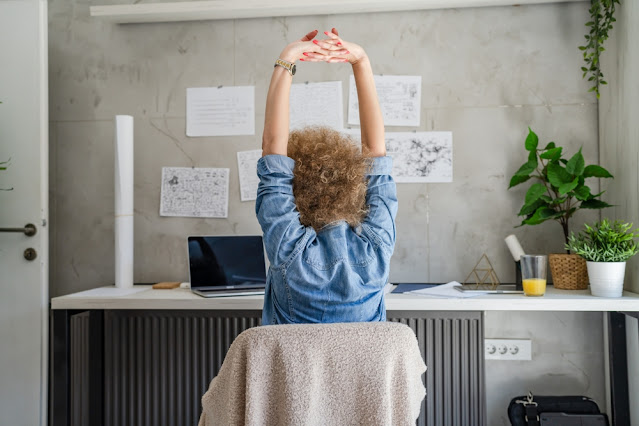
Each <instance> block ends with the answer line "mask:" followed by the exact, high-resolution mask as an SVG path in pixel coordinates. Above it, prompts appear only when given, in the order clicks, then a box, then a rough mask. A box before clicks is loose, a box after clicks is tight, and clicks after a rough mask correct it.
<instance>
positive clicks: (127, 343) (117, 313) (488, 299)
mask: <svg viewBox="0 0 639 426" xmlns="http://www.w3.org/2000/svg"><path fill="white" fill-rule="evenodd" d="M131 291H132V292H133V293H130V294H122V292H121V291H120V290H119V289H116V288H114V287H102V288H99V289H93V290H88V291H85V292H80V293H75V294H70V295H67V296H61V297H56V298H53V299H52V301H51V309H52V311H51V313H52V316H51V319H52V320H51V332H52V336H51V342H52V344H51V366H52V368H51V374H52V376H51V386H52V389H53V392H52V394H51V395H52V396H51V398H52V405H51V407H52V408H51V412H50V416H51V419H52V421H51V423H50V424H52V425H54V426H58V425H67V424H68V423H69V419H70V415H71V411H70V408H71V402H70V397H71V388H72V386H71V384H72V383H75V381H78V380H80V381H82V380H84V379H85V378H87V377H88V380H87V383H85V385H86V386H87V388H88V389H89V397H87V398H88V406H87V407H88V408H87V412H88V413H90V414H89V415H90V420H91V424H92V425H101V424H104V423H108V422H105V421H104V419H105V416H106V415H107V413H105V412H103V411H102V410H105V411H108V410H109V408H104V407H105V405H104V404H105V401H107V400H109V401H111V400H110V399H109V398H111V399H113V398H115V396H114V395H119V393H117V392H116V393H115V394H113V392H111V393H110V394H109V395H110V396H109V397H106V396H105V392H106V391H104V389H105V387H106V388H109V386H107V385H105V383H104V382H105V375H106V374H107V373H105V371H111V373H109V376H108V377H109V380H111V378H112V377H115V378H116V379H117V380H120V379H121V378H122V377H124V376H126V374H127V373H126V372H127V371H128V372H129V373H131V371H130V370H131V369H129V370H126V368H125V367H123V366H125V365H128V364H126V363H125V362H124V361H123V360H124V359H125V358H126V359H129V358H131V359H135V360H136V361H135V362H136V364H135V365H138V364H137V363H139V364H140V365H142V364H143V361H144V360H146V359H147V357H148V356H149V355H143V354H146V352H145V351H144V349H143V348H144V343H143V342H142V340H143V339H141V338H139V335H140V333H142V334H144V330H145V327H146V326H143V325H142V324H143V322H144V321H147V319H148V318H159V317H162V318H166V321H167V323H171V324H173V325H171V326H170V327H172V328H170V329H169V330H168V331H167V330H163V329H162V327H159V328H160V331H159V332H161V333H163V334H162V336H163V337H158V338H155V339H154V340H153V341H152V342H150V341H149V338H148V337H147V346H148V347H149V348H151V347H152V348H155V349H154V350H153V351H152V353H162V354H164V353H165V352H167V351H173V352H171V353H174V354H173V355H170V356H169V358H167V360H166V364H162V365H165V368H166V369H167V370H166V371H168V372H173V373H171V374H174V376H175V380H176V381H177V380H178V379H179V380H183V379H184V380H186V378H187V377H188V374H186V373H184V374H183V372H182V371H181V370H180V371H179V372H178V373H179V374H178V373H176V372H177V371H178V370H176V369H175V367H176V366H180V365H183V363H181V362H180V359H182V358H180V357H186V358H188V359H190V360H191V361H192V362H195V361H193V359H196V358H197V356H194V355H192V353H191V352H189V351H190V350H189V349H188V348H189V347H193V343H192V342H195V341H196V340H197V339H196V338H195V337H194V336H195V335H194V334H193V333H194V331H192V330H190V329H188V327H186V326H185V327H186V328H184V327H181V326H180V324H182V325H184V324H191V322H189V321H192V320H191V319H189V318H186V319H184V320H182V319H180V320H173V319H172V318H174V317H175V318H177V317H180V318H182V317H202V316H205V317H207V318H208V317H212V318H215V319H211V320H207V321H208V322H206V323H199V324H209V326H208V327H209V328H208V329H207V328H206V327H207V326H206V325H200V327H201V328H200V329H199V333H200V334H202V333H203V335H208V334H215V333H221V334H222V335H224V336H226V337H225V339H226V340H225V341H224V342H222V343H223V344H222V343H219V344H217V343H215V344H211V348H212V349H209V350H208V352H206V351H205V352H206V354H207V356H214V355H215V354H217V358H215V359H216V362H217V363H218V364H220V363H221V360H222V359H223V354H225V353H226V349H227V347H228V345H230V342H231V341H232V337H233V336H235V335H236V334H238V333H239V332H241V330H242V329H244V328H246V327H250V326H256V325H258V324H259V318H260V316H261V313H260V311H261V309H262V305H263V297H262V296H239V297H222V298H208V299H207V298H203V297H200V296H197V295H196V294H193V293H192V292H191V291H190V290H187V289H173V290H154V289H152V288H151V286H134V288H133V289H132V290H131ZM118 293H120V294H118ZM386 309H387V311H388V313H389V319H390V320H399V321H406V323H413V326H415V327H416V328H417V329H419V330H420V333H416V334H417V335H418V341H419V342H421V343H420V344H423V345H424V347H425V348H426V349H427V350H428V351H429V352H428V353H430V355H425V356H430V357H431V359H430V361H429V363H431V364H432V363H435V365H438V364H437V363H438V362H439V363H440V364H439V367H435V368H433V369H432V372H433V373H432V374H431V375H434V374H435V373H436V372H437V370H438V368H439V369H440V370H441V371H444V370H445V368H446V367H447V366H448V367H450V366H451V365H453V364H455V365H457V364H459V365H461V363H462V362H465V364H464V368H462V369H461V370H460V371H462V372H463V373H464V374H466V376H464V377H465V378H466V379H467V380H466V379H465V380H462V381H461V382H463V383H471V387H472V389H474V390H473V391H472V393H469V394H468V395H471V396H472V398H470V399H469V398H467V401H466V402H467V403H468V404H467V405H468V407H469V408H464V410H466V412H468V410H474V411H472V412H473V413H475V414H474V415H475V417H474V419H475V420H473V421H469V422H467V424H477V425H481V424H484V421H485V420H483V418H482V416H483V414H482V408H481V407H482V404H483V401H484V399H483V398H484V390H483V388H482V386H483V365H484V364H483V351H482V347H483V312H484V311H597V312H608V314H607V315H608V318H609V319H608V324H609V326H608V338H609V340H608V342H609V344H608V351H609V357H608V360H609V366H610V372H611V374H610V384H611V401H612V406H611V411H610V412H609V414H611V415H612V417H613V419H615V418H616V419H623V418H624V416H627V415H628V411H629V408H628V407H629V400H628V394H627V389H628V386H627V366H626V364H625V362H626V353H625V330H623V328H622V324H625V323H624V321H625V320H624V315H621V314H619V313H618V312H625V313H627V314H630V315H636V313H637V312H639V294H636V293H631V292H625V293H624V296H623V297H621V298H600V297H594V296H592V295H590V292H589V290H557V289H555V288H554V287H552V286H550V287H548V288H547V291H546V295H545V296H543V297H526V296H524V295H523V294H493V295H482V296H474V297H469V298H440V297H432V296H431V297H422V296H416V295H409V294H392V293H388V294H386ZM105 313H106V314H105ZM85 314H88V322H87V323H86V331H85V335H86V336H87V337H86V339H84V340H82V339H80V341H81V342H84V343H82V344H80V345H78V344H75V346H73V347H76V352H77V347H83V348H85V349H86V351H84V352H82V351H80V353H81V355H76V358H77V359H85V358H83V357H84V356H86V359H85V362H84V363H82V362H80V367H79V368H81V369H82V368H84V369H83V370H81V371H80V372H78V371H76V370H75V369H76V368H78V367H77V366H76V364H78V362H77V361H76V362H72V358H73V356H72V355H71V353H72V352H73V350H74V349H73V347H72V346H71V334H72V333H71V328H70V322H71V318H72V317H74V316H75V317H76V318H77V316H78V315H85ZM105 315H106V316H108V318H107V320H105ZM120 317H124V318H129V317H135V318H136V319H135V320H128V319H125V320H123V321H124V322H122V321H119V320H117V318H120ZM85 318H86V316H85ZM114 318H115V320H114ZM144 318H147V319H144ZM219 318H222V319H219ZM424 318H431V319H424ZM432 318H435V319H432ZM437 318H439V319H437ZM442 318H445V319H442ZM450 319H452V321H451V320H450ZM458 320H459V321H458ZM118 321H119V322H118ZM161 321H164V319H162V320H161ZM107 323H108V324H116V323H117V324H124V325H123V327H124V329H126V330H128V331H126V332H123V333H124V334H122V336H121V338H119V339H118V338H114V337H111V338H109V339H105V329H106V328H107V327H108V328H109V329H110V330H116V331H112V332H110V334H109V336H116V337H117V336H118V333H119V331H117V330H121V329H120V328H117V327H119V326H117V325H116V326H107V325H106V324H107ZM162 324H165V323H162ZM215 324H218V325H215ZM415 324H417V325H415ZM433 324H438V325H437V326H434V325H433ZM454 324H457V325H454ZM460 324H463V325H460ZM411 327H412V326H411ZM451 327H459V328H458V329H455V330H452V329H451ZM136 330H137V331H136ZM149 330H151V327H150V326H149ZM157 330H158V327H155V328H153V333H157V332H158V331H157ZM171 330H172V331H171ZM178 330H179V331H178ZM185 330H186V331H185ZM462 332H463V333H466V334H465V336H466V337H464V339H462V340H464V342H466V343H465V344H468V345H471V346H469V347H468V348H466V351H465V352H464V351H462V352H461V353H462V355H459V353H458V352H459V351H457V352H456V350H455V349H454V348H457V349H459V348H460V346H459V344H460V342H461V341H462V340H460V333H462ZM127 333H128V334H127ZM158 336H159V334H158ZM178 336H184V339H186V340H184V341H183V340H180V339H179V338H178ZM189 339H190V340H189ZM420 339H421V340H420ZM432 339H436V340H437V344H433V340H432ZM455 339H457V340H455ZM158 340H160V341H162V342H163V343H162V344H163V345H164V346H162V348H163V349H162V350H160V349H159V348H160V346H158V345H159V343H158ZM105 342H107V343H105ZM118 342H119V343H118ZM167 342H172V343H170V344H168V343H167ZM187 342H191V343H188V344H187ZM449 343H450V345H452V346H450V348H452V349H450V348H449V349H450V350H448V349H445V348H447V347H448V346H446V345H447V344H449ZM83 345H84V346H83ZM107 351H108V352H109V353H117V354H121V355H118V356H117V357H116V358H117V360H116V361H117V362H116V361H112V362H110V363H109V362H107V361H106V359H107V358H105V352H107ZM82 353H85V355H82ZM138 353H139V354H141V355H140V356H139V359H138V358H136V356H138V355H137V354H138ZM150 353H151V352H150ZM193 353H196V352H193ZM451 354H452V355H451ZM187 355H188V356H187ZM153 356H155V355H153ZM199 356H203V355H199ZM449 356H452V358H451V359H450V360H448V358H449ZM455 356H457V357H458V358H455ZM127 357H128V358H127ZM160 357H166V355H160ZM194 357H195V358H194ZM459 357H461V358H459ZM120 358H122V359H121V360H120ZM111 359H115V358H113V356H112V355H111ZM161 359H164V358H161ZM118 360H119V361H118ZM447 360H448V361H447ZM453 361H454V362H453ZM154 362H155V361H154ZM118 363H119V364H118ZM116 364H117V365H116ZM144 365H145V366H147V367H145V368H148V365H154V364H153V363H151V364H149V363H144ZM184 365H187V366H188V365H189V364H188V363H187V364H184ZM121 368H125V370H121ZM185 368H186V367H185ZM114 369H115V371H118V372H119V373H118V374H115V375H114V374H113V371H114ZM85 370H86V371H85ZM140 371H142V370H140ZM140 371H137V370H136V373H135V377H133V376H131V377H130V380H129V381H126V386H124V388H126V389H129V388H130V387H131V386H133V385H135V384H136V383H137V384H139V383H142V381H141V379H139V377H138V374H142V373H141V372H140ZM144 371H146V369H145V370H144ZM162 371H164V370H162ZM189 371H191V370H189ZM445 371H448V370H445ZM147 373H148V372H147ZM147 373H144V374H147ZM187 373H188V372H187ZM191 373H193V371H191ZM72 374H75V376H74V377H76V379H73V380H75V381H73V380H72V379H71V375H72ZM158 374H159V373H158ZM441 374H449V375H450V373H448V372H446V373H441ZM129 375H130V374H129ZM149 375H150V377H155V375H157V374H155V373H154V374H151V373H149ZM78 377H79V379H78ZM127 377H129V376H127ZM144 377H146V376H144ZM171 377H173V376H171ZM442 377H443V376H442ZM138 379H139V380H138ZM209 379H210V378H209ZM624 379H625V380H626V382H624ZM122 380H124V379H122ZM127 380H128V379H127ZM429 380H433V383H431V385H429V386H431V388H433V389H436V390H437V389H439V388H437V387H436V386H440V388H442V389H439V390H438V391H437V392H433V393H432V394H431V395H434V396H435V397H436V398H439V399H436V400H433V401H429V402H424V404H431V405H432V406H433V407H434V406H438V407H439V405H437V404H441V403H442V402H441V397H442V396H441V395H442V394H443V393H444V379H442V378H440V379H437V380H435V379H433V378H432V377H431V378H430V379H429ZM461 382H460V383H461ZM118 383H120V382H118ZM122 383H124V381H123V382H122ZM460 383H457V384H456V385H453V386H452V387H451V386H449V387H448V388H446V390H445V392H452V391H455V392H457V390H455V389H456V388H455V386H457V387H460V386H462V385H461V384H460ZM433 384H434V385H433ZM77 386H78V385H77V384H76V388H77ZM118 386H120V387H121V386H123V385H121V384H120V385H118ZM112 387H113V386H112ZM120 387H117V386H116V387H115V388H117V389H120ZM183 387H184V386H183ZM151 388H153V387H150V389H151ZM453 388H455V389H453ZM131 389H133V388H131ZM136 389H137V388H136ZM140 389H141V390H140ZM140 389H138V390H139V391H140V392H142V393H144V389H146V388H144V389H143V388H140ZM451 389H452V390H451ZM174 390H175V389H173V391H174ZM167 392H168V390H167ZM460 392H461V391H460ZM76 393H77V391H76V392H75V393H74V395H75V394H76ZM136 395H137V393H136ZM105 398H106V399H105ZM189 400H190V401H196V402H197V398H195V397H193V398H190V399H189ZM471 400H472V401H471ZM127 401H128V399H127V398H124V399H123V400H122V401H120V402H119V403H120V404H121V405H122V406H124V404H127V403H128V402H127ZM136 401H137V400H136ZM156 402H157V401H156ZM82 404H84V403H82ZM111 404H112V405H113V404H114V403H113V401H111ZM85 405H86V404H85ZM142 405H143V404H142ZM178 405H179V404H178ZM82 406H83V407H84V405H82ZM139 406H141V405H140V404H137V405H133V406H131V407H129V408H128V409H130V410H137V409H138V408H139ZM106 407H109V405H108V404H107V405H106ZM136 407H137V408H136ZM477 407H480V408H477ZM85 408H86V407H85ZM431 408H432V407H431ZM460 410H461V408H460ZM194 411H196V410H194ZM426 411H428V410H426ZM428 412H429V413H433V412H434V413H439V412H444V410H443V409H442V410H439V408H438V409H434V410H430V411H428ZM626 418H627V417H626ZM420 422H421V423H420V424H426V423H424V421H423V419H422V420H420ZM437 422H438V421H434V422H433V421H431V423H432V424H436V423H437ZM187 423H188V422H187ZM187 423H184V424H187ZM189 424H190V423H189ZM613 424H615V423H613ZM616 424H621V423H616Z"/></svg>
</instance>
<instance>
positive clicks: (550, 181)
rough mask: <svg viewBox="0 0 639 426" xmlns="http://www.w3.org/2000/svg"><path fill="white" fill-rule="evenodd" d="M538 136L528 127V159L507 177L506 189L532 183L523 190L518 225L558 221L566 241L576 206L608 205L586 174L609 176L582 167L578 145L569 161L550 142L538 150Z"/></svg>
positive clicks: (591, 167)
mask: <svg viewBox="0 0 639 426" xmlns="http://www.w3.org/2000/svg"><path fill="white" fill-rule="evenodd" d="M538 145H539V137H538V136H537V134H535V132H533V131H532V130H531V129H530V127H529V128H528V136H527V137H526V142H525V148H526V151H528V161H527V162H526V163H524V165H523V166H521V167H520V168H519V170H517V171H516V172H515V175H514V176H513V177H512V178H511V179H510V186H509V187H508V189H510V188H512V187H514V186H517V185H519V184H522V183H524V182H527V181H528V180H530V179H533V180H535V181H536V182H535V183H533V184H532V186H531V187H530V188H529V189H528V191H527V192H526V196H525V199H524V205H523V207H522V208H521V210H520V211H519V213H518V216H523V217H524V219H523V221H522V222H521V225H519V226H523V225H539V224H540V223H543V222H545V221H547V220H555V221H557V222H559V224H560V225H561V227H562V229H563V231H564V240H565V242H566V243H568V235H569V226H568V223H569V220H570V218H571V217H572V216H573V215H574V214H575V212H576V211H577V210H579V209H603V208H605V207H610V206H611V205H610V204H608V203H606V202H604V201H601V200H599V199H597V197H599V196H600V195H601V194H603V191H602V192H600V193H598V194H593V193H592V192H591V190H590V187H588V186H586V184H585V180H586V179H587V178H590V177H595V178H611V177H612V175H611V174H610V173H609V172H608V170H606V169H604V168H603V167H601V166H597V165H594V164H592V165H588V166H586V164H585V161H584V156H583V155H582V153H581V148H580V149H579V151H578V152H577V153H576V154H574V155H573V156H572V157H571V158H570V159H569V160H565V159H564V158H562V154H563V148H562V147H559V146H556V144H555V143H554V142H550V143H548V145H546V147H545V148H543V149H538Z"/></svg>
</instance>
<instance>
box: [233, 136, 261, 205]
mask: <svg viewBox="0 0 639 426" xmlns="http://www.w3.org/2000/svg"><path fill="white" fill-rule="evenodd" d="M261 157H262V150H261V149H256V150H253V151H239V152H238V153H237V169H238V171H239V175H240V199H241V201H251V200H255V199H257V185H258V184H259V183H260V179H259V178H258V177H257V160H259V159H260V158H261Z"/></svg>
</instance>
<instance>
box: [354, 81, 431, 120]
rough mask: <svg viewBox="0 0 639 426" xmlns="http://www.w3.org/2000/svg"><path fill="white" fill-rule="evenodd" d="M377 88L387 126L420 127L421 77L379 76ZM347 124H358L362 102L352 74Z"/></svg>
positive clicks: (376, 83) (376, 82)
mask: <svg viewBox="0 0 639 426" xmlns="http://www.w3.org/2000/svg"><path fill="white" fill-rule="evenodd" d="M374 78H375V87H376V89H377V97H378V98H379V105H380V108H381V110H382V116H383V118H384V125H385V126H419V119H420V112H421V100H422V77H421V76H410V75H376V76H375V77H374ZM348 124H355V125H359V103H358V101H357V88H356V86H355V78H354V77H353V76H352V75H351V77H350V88H349V95H348Z"/></svg>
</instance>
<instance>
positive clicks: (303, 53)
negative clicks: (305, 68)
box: [302, 52, 308, 60]
mask: <svg viewBox="0 0 639 426" xmlns="http://www.w3.org/2000/svg"><path fill="white" fill-rule="evenodd" d="M302 55H304V56H308V53H306V52H302ZM302 60H303V59H302Z"/></svg>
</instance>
